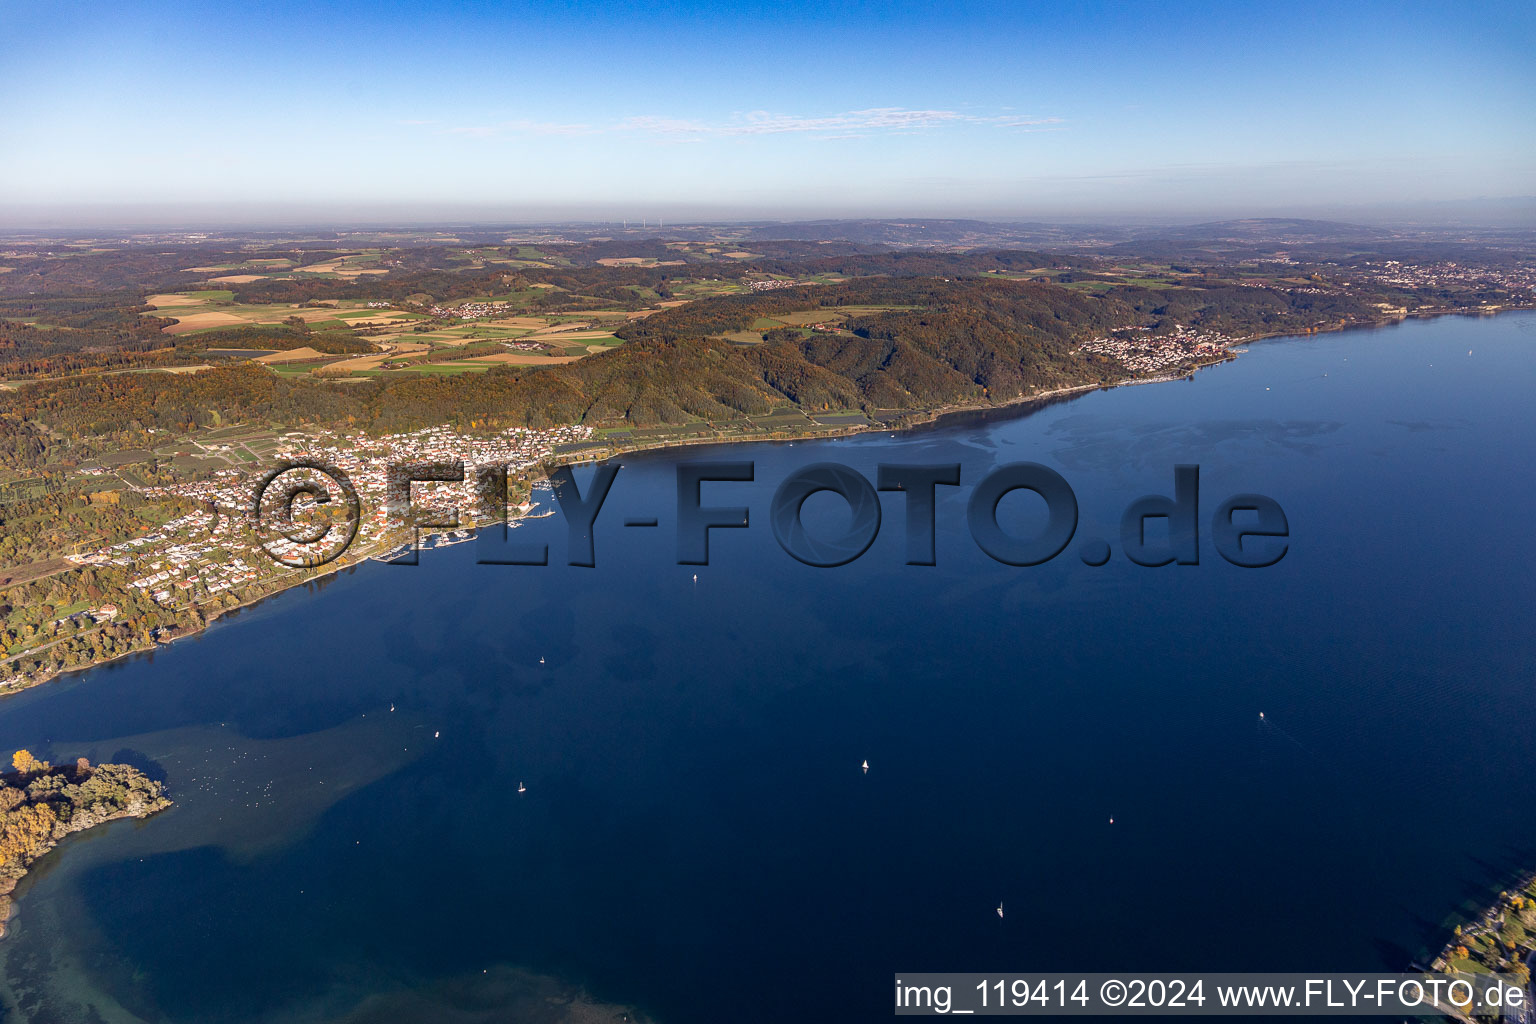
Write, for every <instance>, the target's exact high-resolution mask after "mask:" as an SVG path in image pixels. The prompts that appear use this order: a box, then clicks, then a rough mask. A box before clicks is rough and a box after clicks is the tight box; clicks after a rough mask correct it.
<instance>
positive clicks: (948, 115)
mask: <svg viewBox="0 0 1536 1024" xmlns="http://www.w3.org/2000/svg"><path fill="white" fill-rule="evenodd" d="M403 123H407V124H410V123H417V122H403ZM421 123H430V122H421ZM1064 123H1065V122H1064V120H1063V119H1062V118H1059V117H1025V116H1020V115H1018V114H997V115H989V116H983V115H978V114H968V113H964V112H961V111H957V110H909V109H907V108H905V107H871V108H869V109H867V110H849V111H845V112H843V113H839V114H822V115H803V114H776V113H773V112H771V111H767V110H754V111H749V112H746V113H740V114H735V115H733V116H732V117H729V118H727V119H725V120H720V121H703V120H698V119H695V118H681V117H667V116H663V115H656V114H637V115H635V116H632V117H626V118H624V119H623V120H621V121H617V122H614V123H612V124H609V125H588V124H557V123H551V122H545V121H528V120H516V121H501V122H498V123H496V124H489V125H467V126H461V127H457V128H447V129H444V130H445V131H447V132H449V133H451V134H454V135H466V136H470V137H474V138H489V137H493V136H497V135H599V134H605V133H617V134H626V135H650V136H655V137H658V138H662V139H671V140H673V141H682V140H690V141H696V140H699V139H704V138H727V137H732V136H749V135H809V136H812V137H816V138H823V139H854V138H868V137H869V136H871V135H876V134H887V135H912V134H917V133H920V132H926V131H933V130H937V129H943V128H955V127H982V128H996V129H1000V130H1006V131H1051V130H1054V129H1057V128H1059V127H1061V125H1063V124H1064Z"/></svg>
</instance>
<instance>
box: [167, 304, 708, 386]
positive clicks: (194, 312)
mask: <svg viewBox="0 0 1536 1024" xmlns="http://www.w3.org/2000/svg"><path fill="white" fill-rule="evenodd" d="M540 294H542V293H541V292H540V291H539V290H537V289H532V288H530V289H527V290H525V291H523V292H519V293H510V294H507V295H488V296H483V297H478V298H473V299H470V300H466V301H465V302H462V303H458V304H456V305H454V306H453V307H451V308H450V309H442V308H440V307H432V308H427V307H425V306H421V307H413V308H408V309H400V308H370V307H369V306H368V303H366V302H364V301H362V300H349V299H340V300H331V301H327V302H324V303H323V304H321V303H315V302H310V303H306V304H286V303H274V304H245V303H239V302H236V301H235V296H234V293H233V292H232V291H230V290H228V289H202V290H197V291H186V292H172V293H165V294H159V295H151V296H149V297H148V298H147V299H146V300H145V304H146V305H148V306H150V307H152V308H153V311H154V315H156V316H160V317H166V318H171V319H174V320H175V321H176V322H175V323H174V324H172V325H170V326H169V327H167V328H166V329H165V333H167V334H171V335H178V336H181V335H193V334H200V333H206V332H209V331H218V330H222V329H228V328H234V327H246V328H250V327H257V328H260V327H268V328H273V329H276V328H278V327H279V326H281V325H284V324H285V323H291V322H292V320H293V318H295V317H297V318H298V319H299V320H302V321H304V325H305V326H306V327H307V328H308V329H309V330H311V331H316V332H324V331H340V330H345V331H348V332H349V333H354V334H355V336H356V337H359V338H361V339H363V340H366V341H368V342H370V343H371V344H373V345H375V346H376V347H377V349H378V351H376V352H366V353H357V352H353V353H344V354H335V353H326V352H323V351H317V350H316V349H314V348H311V347H308V346H304V345H300V346H297V347H293V348H287V349H283V350H281V351H264V350H259V349H252V350H250V352H249V355H248V356H245V358H249V359H251V360H253V361H255V362H257V363H260V364H262V365H264V366H266V367H268V368H269V369H270V370H272V371H273V372H274V373H277V374H279V375H281V376H285V377H297V376H304V375H308V374H314V375H318V376H324V377H327V378H331V379H346V378H348V377H353V378H365V377H375V376H379V375H381V374H390V375H393V374H403V373H425V374H436V375H457V374H462V373H483V372H484V371H486V370H488V369H490V368H491V367H493V366H497V365H502V364H512V365H518V366H554V365H560V364H562V363H569V362H573V361H575V360H577V359H581V358H585V357H586V356H589V355H595V354H598V353H601V352H605V351H608V350H609V349H613V348H617V347H618V346H620V345H622V344H623V340H622V339H621V338H619V337H618V336H617V335H616V334H615V333H614V332H615V331H617V330H618V329H619V328H621V327H623V325H624V324H626V323H628V322H629V321H631V320H634V319H638V318H641V317H644V316H648V315H649V314H651V313H653V312H656V311H657V309H659V308H661V307H662V306H671V305H681V304H682V303H684V302H686V301H687V300H673V301H669V302H666V303H661V304H658V306H657V307H656V308H652V309H645V310H590V311H583V312H581V313H549V314H534V313H529V312H525V311H524V310H523V309H522V308H521V307H522V306H524V305H525V304H526V303H527V301H528V300H530V299H532V298H533V297H536V296H538V295H540ZM501 306H505V307H507V308H506V310H505V312H504V313H501V314H499V315H498V312H499V311H498V307H501ZM485 308H489V309H491V310H492V313H491V314H490V315H483V314H484V309H485ZM455 314H460V315H455ZM209 351H210V353H213V354H216V355H217V356H218V357H220V358H236V359H238V358H241V356H242V353H241V351H240V350H238V349H220V348H217V347H210V349H209Z"/></svg>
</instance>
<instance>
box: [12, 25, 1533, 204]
mask: <svg viewBox="0 0 1536 1024" xmlns="http://www.w3.org/2000/svg"><path fill="white" fill-rule="evenodd" d="M0 23H3V27H4V28H5V29H6V31H5V32H3V33H0V60H3V61H4V62H5V64H6V66H7V67H8V68H9V70H10V75H9V76H8V82H7V84H6V85H5V86H4V90H5V93H6V94H7V102H6V103H5V104H3V105H0V140H3V145H4V147H5V151H6V154H7V159H6V160H5V161H4V162H3V163H0V224H3V225H5V226H8V227H13V228H14V227H66V228H68V227H75V228H79V227H88V226H102V227H105V226H114V225H116V226H125V225H130V224H132V225H144V226H151V225H160V226H166V225H170V224H173V223H174V224H183V225H190V224H203V225H209V226H223V225H228V224H236V223H238V224H244V225H250V226H256V225H260V224H272V225H277V224H289V223H299V222H306V223H308V222H315V221H321V222H329V223H343V222H372V223H391V224H393V223H401V222H442V221H463V220H469V221H495V222H538V221H543V222H550V221H586V222H602V221H613V222H620V221H622V220H625V219H628V220H631V221H636V220H639V219H641V218H647V219H651V220H654V219H656V218H662V219H668V220H688V221H694V222H697V221H740V220H798V219H822V218H847V217H855V218H858V217H914V218H915V217H967V218H976V219H985V220H1044V221H1051V220H1066V221H1077V222H1092V221H1114V220H1117V219H1118V220H1126V219H1136V218H1145V219H1153V220H1178V221H1185V222H1188V221H1199V220H1209V219H1222V218H1227V217H1251V216H1287V217H1312V218H1320V219H1346V220H1360V221H1365V222H1386V221H1405V220H1406V221H1411V220H1416V219H1419V218H1421V217H1424V216H1429V217H1431V218H1432V219H1433V217H1434V216H1435V215H1436V211H1437V210H1438V211H1439V214H1440V215H1443V219H1444V220H1445V221H1446V222H1448V223H1453V222H1458V221H1459V219H1460V218H1461V217H1463V216H1465V215H1466V213H1465V210H1463V212H1461V213H1457V212H1454V211H1451V210H1448V209H1446V206H1445V204H1447V203H1449V204H1450V205H1452V206H1459V207H1464V208H1466V209H1470V210H1474V211H1476V216H1477V217H1482V218H1485V219H1487V222H1489V223H1502V222H1503V221H1502V220H1501V218H1502V217H1504V216H1505V215H1506V214H1507V213H1510V212H1516V213H1517V216H1518V217H1519V218H1520V219H1521V220H1523V221H1530V220H1532V219H1533V218H1532V217H1531V214H1530V211H1529V209H1526V208H1528V207H1530V206H1531V205H1532V203H1531V200H1530V194H1531V185H1532V182H1533V181H1536V153H1533V147H1532V145H1531V142H1530V139H1531V138H1532V137H1536V115H1533V113H1532V111H1531V109H1530V106H1529V103H1528V102H1527V101H1528V99H1529V97H1530V96H1531V95H1532V94H1536V65H1533V64H1532V62H1531V61H1530V60H1529V55H1528V54H1527V53H1526V52H1525V50H1526V46H1527V44H1528V41H1529V40H1530V39H1531V38H1532V37H1533V35H1536V32H1533V29H1536V15H1533V14H1532V12H1531V10H1530V9H1528V8H1526V7H1524V6H1517V5H1514V4H1508V5H1493V6H1489V7H1483V8H1479V9H1477V10H1475V11H1467V10H1465V9H1463V8H1459V7H1455V6H1451V5H1429V6H1420V7H1415V8H1412V9H1402V8H1399V7H1397V6H1395V5H1387V4H1374V3H1371V4H1362V5H1356V6H1353V7H1351V8H1350V9H1349V10H1347V11H1339V10H1336V9H1334V8H1332V7H1329V6H1324V5H1300V6H1288V7H1286V8H1285V9H1284V10H1267V9H1266V10H1258V9H1233V8H1228V7H1226V6H1223V5H1217V4H1188V5H1182V6H1181V7H1180V8H1178V9H1177V10H1169V9H1160V8H1150V7H1149V8H1129V9H1121V8H1115V9H1113V10H1111V9H1109V8H1103V9H1099V8H1098V7H1092V6H1091V7H1088V8H1083V9H1079V10H1074V11H1066V10H1062V9H1059V8H1056V7H1054V6H1052V7H1046V6H1041V7H1034V8H1023V9H1013V10H1010V11H1006V12H999V11H997V10H995V9H993V8H990V7H984V6H972V5H963V4H962V5H958V6H952V7H948V8H946V9H944V10H943V11H941V12H940V11H935V10H932V9H929V8H926V7H923V6H918V5H880V6H861V5H852V6H849V5H843V6H840V7H838V8H837V9H835V10H827V9H825V8H824V7H823V6H821V5H814V4H809V3H799V2H794V3H777V4H764V5H760V6H758V7H756V8H753V9H752V10H750V11H747V12H743V11H740V10H737V11H731V12H722V11H717V10H714V9H712V8H707V7H703V6H691V5H688V4H603V5H598V6H596V7H582V8H580V9H577V8H574V7H565V6H559V5H539V6H537V7H520V6H515V5H491V4H468V5H465V4H431V3H428V4H406V3H401V2H398V0H385V2H380V3H373V4H368V5H362V4H355V3H350V2H335V0H329V2H328V0H319V2H306V3H302V4H301V3H297V2H292V0H280V2H277V3H273V4H269V5H265V6H263V7H262V8H261V9H259V10H258V9H255V8H246V7H238V6H231V7H218V8H208V7H204V6H201V5H198V4H195V3H192V2H191V0H150V2H147V3H144V4H139V5H135V6H133V7H132V8H131V9H130V8H119V7H117V6H115V5H109V4H106V3H102V2H100V0H85V2H82V3H80V4H76V5H73V6H71V7H68V8H61V7H58V6H56V5H53V4H48V3H43V2H41V0H21V2H17V3H12V4H10V5H8V7H7V9H6V12H5V13H4V14H3V15H0ZM1388 28H1390V31H1387V29H1388ZM1490 197H1491V198H1490ZM1503 197H1516V199H1515V201H1514V202H1513V203H1512V204H1511V201H1510V200H1509V199H1507V198H1503ZM1501 204H1507V205H1501ZM1489 207H1493V209H1492V210H1491V212H1490V210H1489Z"/></svg>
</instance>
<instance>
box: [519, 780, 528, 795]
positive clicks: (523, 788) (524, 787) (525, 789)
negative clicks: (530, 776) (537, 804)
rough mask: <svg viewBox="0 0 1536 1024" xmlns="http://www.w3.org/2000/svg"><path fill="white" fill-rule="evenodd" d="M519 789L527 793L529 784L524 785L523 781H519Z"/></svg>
mask: <svg viewBox="0 0 1536 1024" xmlns="http://www.w3.org/2000/svg"><path fill="white" fill-rule="evenodd" d="M517 791H518V792H519V793H526V792H528V787H527V786H525V785H523V784H522V783H521V782H519V783H518V784H517Z"/></svg>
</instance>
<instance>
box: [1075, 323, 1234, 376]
mask: <svg viewBox="0 0 1536 1024" xmlns="http://www.w3.org/2000/svg"><path fill="white" fill-rule="evenodd" d="M1151 330H1152V328H1150V327H1116V328H1113V329H1112V330H1111V331H1110V332H1109V335H1108V336H1106V337H1102V338H1094V339H1093V340H1092V341H1088V342H1084V343H1083V345H1082V346H1081V347H1080V348H1079V349H1078V351H1080V352H1088V353H1092V354H1094V355H1101V356H1110V357H1111V358H1113V359H1117V360H1119V361H1120V363H1121V365H1123V366H1124V367H1125V368H1126V369H1127V370H1130V371H1132V372H1133V373H1158V372H1161V371H1164V370H1168V369H1170V368H1175V367H1188V366H1189V365H1191V364H1192V363H1208V362H1212V361H1214V360H1217V359H1221V358H1224V357H1225V356H1226V354H1227V352H1228V350H1229V349H1230V348H1231V347H1232V346H1233V345H1234V344H1236V343H1237V341H1238V339H1236V338H1231V337H1228V336H1227V335H1225V334H1222V333H1220V332H1219V331H1201V330H1196V329H1195V328H1193V327H1185V326H1184V325H1182V324H1177V325H1175V328H1174V331H1173V333H1172V334H1152V333H1150V332H1151Z"/></svg>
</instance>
